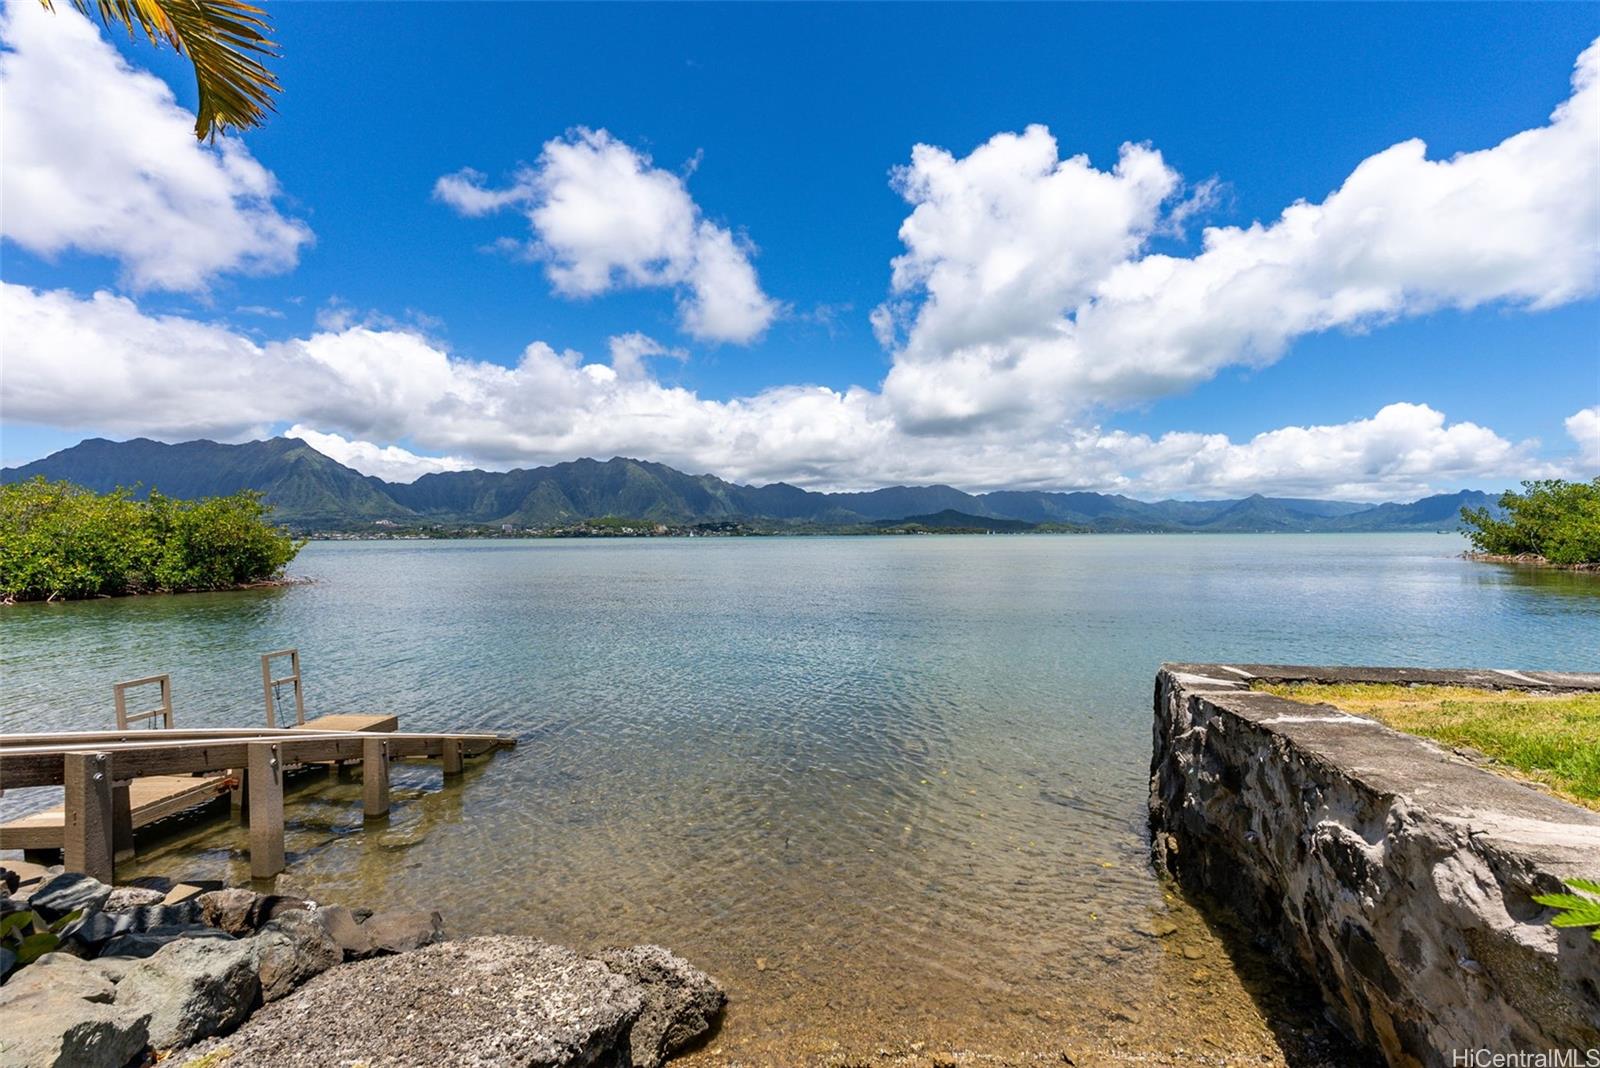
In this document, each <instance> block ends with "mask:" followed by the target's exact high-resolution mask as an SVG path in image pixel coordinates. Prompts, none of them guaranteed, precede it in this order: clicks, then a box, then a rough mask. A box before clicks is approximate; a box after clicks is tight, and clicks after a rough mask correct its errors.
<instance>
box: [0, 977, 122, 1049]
mask: <svg viewBox="0 0 1600 1068" xmlns="http://www.w3.org/2000/svg"><path fill="white" fill-rule="evenodd" d="M115 990H116V988H115V987H114V986H113V985H112V983H111V981H110V980H109V979H107V978H106V977H105V976H104V974H103V973H101V972H100V971H99V970H98V969H96V968H95V966H94V965H93V964H91V963H88V962H85V961H81V960H79V959H78V958H76V957H73V956H70V955H68V954H65V953H47V954H46V955H44V956H43V957H40V958H39V959H38V960H37V961H34V962H33V964H31V965H29V966H28V967H27V968H24V969H23V970H22V971H20V972H18V973H17V974H16V975H15V976H14V977H13V978H12V979H11V981H10V982H9V983H7V984H6V985H5V986H4V987H0V1019H3V1020H4V1021H5V1027H4V1029H0V1066H4V1068H13V1066H16V1068H22V1066H27V1068H34V1066H40V1068H43V1066H52V1068H54V1066H60V1068H123V1066H124V1065H126V1064H127V1063H128V1062H129V1061H131V1060H133V1059H134V1058H135V1057H138V1056H139V1054H140V1053H142V1052H143V1051H144V1048H145V1046H146V1044H147V1042H148V1034H149V1019H150V1013H149V1010H148V1009H144V1008H140V1007H136V1006H133V1005H116V1004H112V1003H111V1002H112V1000H113V998H114V997H115Z"/></svg>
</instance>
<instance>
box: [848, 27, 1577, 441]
mask: <svg viewBox="0 0 1600 1068" xmlns="http://www.w3.org/2000/svg"><path fill="white" fill-rule="evenodd" d="M1572 86H1573V92H1572V96H1571V97H1570V98H1569V99H1568V100H1567V101H1565V102H1564V103H1562V104H1561V105H1560V106H1559V107H1557V108H1556V109H1555V111H1554V113H1553V114H1552V115H1551V118H1550V121H1549V123H1548V124H1547V125H1544V126H1541V127H1539V128H1537V129H1533V130H1527V131H1524V132H1522V133H1519V134H1516V135H1515V136H1513V137H1509V138H1507V139H1506V140H1504V141H1502V142H1501V143H1500V144H1498V145H1495V146H1493V147H1491V148H1486V149H1483V150H1481V151H1477V152H1467V153H1462V154H1460V155H1457V156H1454V157H1452V158H1450V159H1446V160H1431V159H1429V158H1428V156H1427V151H1426V146H1425V145H1424V144H1423V143H1422V142H1421V141H1417V140H1411V141H1405V142H1402V143H1400V144H1397V145H1395V146H1393V147H1391V148H1388V149H1386V150H1384V151H1382V152H1379V153H1377V154H1376V155H1374V156H1371V157H1369V158H1367V159H1365V160H1363V161H1362V162H1361V163H1360V164H1359V165H1358V166H1357V167H1356V168H1355V170H1354V171H1353V172H1352V173H1351V174H1350V176H1349V177H1348V178H1346V179H1345V181H1344V183H1343V184H1342V185H1341V186H1340V188H1339V189H1337V190H1336V191H1334V192H1333V193H1332V194H1330V195H1329V196H1328V197H1326V198H1325V199H1324V200H1322V201H1321V202H1319V203H1313V202H1310V201H1300V202H1297V203H1295V204H1292V205H1290V206H1289V207H1288V208H1286V209H1284V211H1283V213H1282V214H1281V215H1280V216H1279V217H1278V218H1277V219H1276V220H1273V221H1272V222H1269V223H1259V222H1258V223H1253V224H1252V225H1250V226H1245V227H1237V226H1226V227H1212V228H1208V229H1206V230H1205V231H1204V234H1203V238H1202V248H1201V251H1200V252H1199V253H1198V254H1196V255H1194V256H1189V257H1185V256H1173V255H1161V254H1150V253H1147V252H1146V251H1145V249H1146V244H1147V242H1148V240H1149V238H1150V237H1151V236H1152V235H1154V234H1157V233H1160V232H1162V230H1163V227H1164V226H1166V225H1169V224H1170V221H1171V218H1172V215H1173V213H1174V211H1176V212H1177V213H1178V214H1182V213H1184V212H1185V211H1187V210H1188V209H1187V208H1186V207H1185V206H1184V204H1191V203H1193V198H1191V199H1190V200H1189V201H1186V202H1184V204H1180V205H1179V206H1178V207H1177V208H1175V209H1170V210H1166V211H1165V213H1164V206H1165V205H1167V204H1170V203H1171V202H1172V198H1173V197H1174V196H1175V194H1176V193H1177V191H1178V190H1179V189H1180V187H1181V183H1180V180H1179V177H1178V175H1177V173H1176V172H1175V171H1174V170H1173V169H1172V168H1171V167H1170V166H1169V165H1168V164H1167V163H1166V162H1165V161H1164V160H1163V159H1162V157H1161V155H1160V153H1159V152H1157V151H1156V150H1155V149H1153V148H1150V147H1148V146H1141V145H1125V146H1123V149H1122V152H1121V156H1120V158H1119V160H1118V162H1117V164H1116V166H1115V167H1114V168H1113V169H1112V170H1109V171H1101V170H1097V169H1096V168H1094V167H1093V166H1092V165H1091V164H1090V163H1089V162H1088V161H1087V160H1086V159H1085V158H1084V157H1081V156H1075V157H1071V158H1068V159H1065V160H1063V159H1060V158H1059V151H1058V148H1057V146H1056V143H1055V141H1054V139H1053V138H1051V136H1050V135H1049V133H1048V132H1047V131H1046V130H1045V129H1044V128H1043V127H1039V126H1034V127H1030V128H1028V130H1027V131H1025V132H1024V133H1022V134H1020V135H1018V134H1001V135H998V136H996V137H994V138H992V139H991V140H990V141H988V142H987V143H986V144H984V145H981V146H980V147H979V148H977V149H976V150H974V151H973V152H972V153H971V154H969V155H968V156H966V157H963V158H959V159H958V158H956V157H955V156H953V155H952V154H950V153H949V152H946V151H944V150H942V149H936V148H930V147H928V146H925V145H919V146H918V147H917V148H916V149H915V150H914V151H913V153H912V157H911V162H910V164H909V165H908V166H906V167H905V168H903V169H902V170H901V171H900V172H899V173H898V176H897V180H896V184H897V187H898V189H899V190H900V192H901V193H902V194H903V195H904V196H905V198H906V200H907V201H908V202H909V203H910V204H911V205H912V206H913V210H912V212H911V214H910V215H909V216H908V217H907V218H906V220H905V222H904V224H903V225H902V226H901V229H900V237H901V240H902V242H903V243H904V245H905V248H906V251H905V253H904V254H903V255H901V256H900V257H898V258H897V259H896V260H895V261H894V264H893V273H892V278H891V286H892V297H891V299H890V300H889V301H888V302H886V303H885V304H884V305H883V306H882V307H881V308H880V309H879V310H878V312H877V313H876V314H875V317H874V326H875V328H876V329H877V330H878V332H879V336H880V337H881V338H886V339H888V340H889V341H890V343H891V345H892V352H893V356H894V366H893V368H892V370H891V372H890V374H889V376H888V379H887V381H886V382H885V384H884V393H885V395H886V397H887V398H888V399H889V400H890V401H891V403H892V404H893V406H894V410H895V412H896V413H897V416H898V417H899V418H900V419H901V420H902V421H903V422H904V424H905V425H906V426H907V427H908V428H910V429H913V430H919V431H922V432H927V433H943V432H948V431H949V430H951V429H953V428H959V427H961V426H964V425H970V424H975V423H981V422H992V421H1001V422H1007V421H1009V422H1017V423H1023V422H1034V423H1046V424H1048V423H1051V422H1055V421H1058V420H1060V419H1063V418H1067V417H1071V416H1073V415H1075V414H1077V413H1081V412H1083V411H1084V410H1087V409H1091V408H1094V407H1097V406H1117V405H1124V404H1130V403H1139V402H1143V401H1147V400H1149V399H1152V398H1156V397H1160V396H1163V395H1166V394H1170V393H1173V392H1175V391H1179V390H1183V389H1186V388H1189V387H1191V386H1193V385H1195V384H1196V383H1199V382H1201V381H1204V380H1205V379H1207V378H1210V377H1211V376H1213V375H1215V374H1216V373H1217V372H1218V371H1219V370H1221V369H1222V368H1224V367H1227V366H1229V365H1234V364H1244V365H1258V366H1259V365H1263V364H1267V363H1271V362H1273V361H1274V360H1276V359H1278V358H1279V357H1280V356H1281V355H1282V354H1283V352H1284V351H1285V349H1286V348H1287V347H1288V346H1289V344H1290V343H1291V342H1292V341H1293V340H1294V339H1295V338H1297V337H1300V336H1302V335H1305V334H1308V333H1313V332H1318V331H1325V330H1330V329H1334V328H1340V327H1343V328H1351V329H1359V328H1364V327H1367V326H1370V325H1372V324H1377V323H1382V322H1384V321H1387V320H1392V319H1395V318H1399V317H1402V316H1408V315H1417V314H1422V313H1426V312H1430V311H1434V310H1436V309H1439V308H1444V307H1450V308H1458V309H1468V308H1473V307H1477V306H1479V305H1482V304H1486V303H1490V302H1505V303H1507V304H1510V305H1514V306H1520V307H1526V308H1531V309H1542V308H1549V307H1554V306H1556V305H1559V304H1563V303H1566V302H1568V301H1572V300H1577V299H1580V298H1584V297H1588V296H1592V295H1593V294H1594V293H1595V292H1596V290H1597V288H1600V42H1597V43H1595V44H1593V45H1591V46H1590V47H1589V48H1588V49H1587V50H1586V51H1585V52H1584V53H1583V54H1582V55H1581V56H1580V57H1579V58H1578V62H1577V67H1576V69H1575V72H1574V74H1573V78H1572ZM1201 192H1202V194H1203V193H1204V189H1203V188H1202V190H1201Z"/></svg>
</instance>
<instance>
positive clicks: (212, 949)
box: [117, 938, 260, 1063]
mask: <svg viewBox="0 0 1600 1068" xmlns="http://www.w3.org/2000/svg"><path fill="white" fill-rule="evenodd" d="M259 993H260V984H259V982H258V981H257V980H256V969H255V947H254V946H253V945H252V944H251V943H250V942H241V941H223V940H220V939H215V938H180V939H179V940H177V941H176V942H172V943H169V944H168V945H166V946H163V947H162V948H161V949H160V950H158V951H157V952H156V953H155V955H154V956H151V957H149V958H147V959H145V960H142V961H140V962H139V963H138V964H136V965H134V966H133V967H132V968H130V969H128V974H127V975H125V976H123V978H122V982H121V983H119V984H117V999H118V1001H119V1003H121V1004H126V1005H138V1006H140V1007H143V1008H146V1009H149V1010H150V1013H151V1016H150V1045H151V1046H153V1047H155V1048H156V1049H158V1050H159V1049H168V1048H170V1047H173V1046H186V1045H188V1044H190V1043H191V1042H195V1041H198V1040H199V1039H202V1038H205V1037H207V1036H209V1035H216V1034H227V1033H228V1032H229V1031H231V1030H232V1029H233V1028H234V1027H236V1026H238V1024H239V1022H240V1021H241V1020H243V1019H244V1018H245V1017H246V1016H248V1015H249V1013H250V1009H251V1007H252V1006H253V1004H254V1003H255V1000H256V996H257V994H259ZM242 1063H249V1062H248V1061H245V1062H242Z"/></svg>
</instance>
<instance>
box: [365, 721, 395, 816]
mask: <svg viewBox="0 0 1600 1068" xmlns="http://www.w3.org/2000/svg"><path fill="white" fill-rule="evenodd" d="M361 803H362V809H363V811H364V812H365V814H366V817H367V819H369V820H374V819H378V818H379V817H380V816H386V815H388V814H389V743H388V741H387V740H386V739H383V738H363V739H362V741H361Z"/></svg>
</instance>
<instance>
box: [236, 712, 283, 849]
mask: <svg viewBox="0 0 1600 1068" xmlns="http://www.w3.org/2000/svg"><path fill="white" fill-rule="evenodd" d="M245 751H246V752H247V753H248V754H249V757H250V766H249V777H248V779H247V780H246V781H247V782H248V784H249V789H250V877H251V878H252V879H270V878H272V877H273V876H274V875H277V874H278V873H279V872H280V871H282V870H283V867H284V863H283V759H282V757H281V755H280V753H279V750H278V744H277V743H276V742H251V743H250V744H249V745H247V746H246V747H245Z"/></svg>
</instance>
